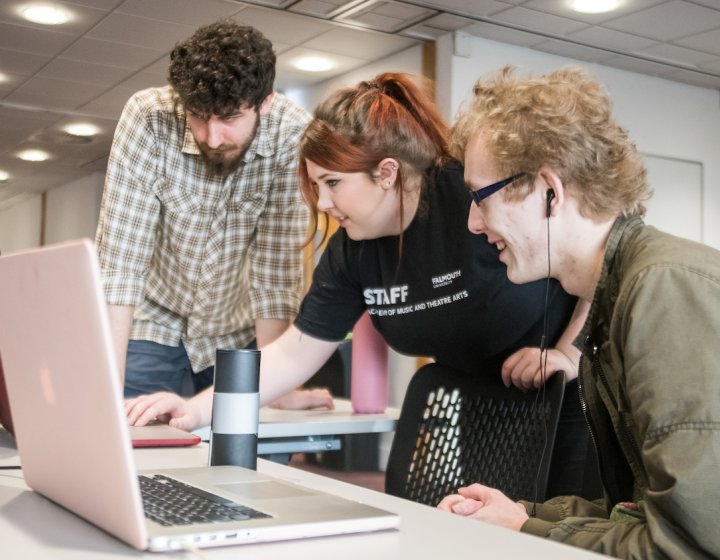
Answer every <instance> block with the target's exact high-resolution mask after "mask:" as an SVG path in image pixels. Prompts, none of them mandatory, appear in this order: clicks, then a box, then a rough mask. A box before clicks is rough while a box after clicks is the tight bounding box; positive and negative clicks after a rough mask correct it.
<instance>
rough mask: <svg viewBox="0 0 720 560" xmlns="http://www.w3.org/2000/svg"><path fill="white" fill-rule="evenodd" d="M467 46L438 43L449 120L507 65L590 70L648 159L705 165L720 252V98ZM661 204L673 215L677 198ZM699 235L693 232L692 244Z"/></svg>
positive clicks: (704, 185) (441, 97)
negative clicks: (462, 49)
mask: <svg viewBox="0 0 720 560" xmlns="http://www.w3.org/2000/svg"><path fill="white" fill-rule="evenodd" d="M466 39H467V40H468V41H469V43H470V46H471V54H470V56H469V57H468V58H464V57H460V56H454V55H453V35H452V34H448V35H444V36H442V37H440V38H439V40H438V42H437V59H438V61H439V63H438V103H439V104H440V107H441V109H442V111H443V113H444V114H445V116H446V117H448V118H449V117H450V116H454V115H456V114H457V112H458V109H459V108H460V107H461V105H462V104H463V102H464V101H465V100H467V99H469V98H470V96H471V92H472V86H473V84H474V82H475V81H476V80H477V79H478V78H480V77H481V76H483V75H485V74H488V73H491V72H493V71H495V70H496V69H498V68H500V67H502V66H504V65H507V64H512V65H514V66H517V67H518V70H519V71H520V72H533V73H540V72H547V71H551V70H554V69H556V68H560V67H563V66H566V65H569V64H575V65H580V66H583V67H586V68H588V69H589V70H591V71H592V72H593V73H594V74H595V75H596V76H597V77H598V78H599V79H600V80H601V81H602V82H603V83H604V84H605V86H606V87H607V89H608V91H609V92H610V95H611V96H612V100H613V104H614V110H615V115H616V117H617V119H618V121H619V122H620V124H621V125H622V126H624V127H625V128H627V129H628V130H629V132H630V135H631V137H632V138H633V139H634V140H635V142H636V144H637V146H638V149H639V150H640V151H641V152H643V153H644V154H647V155H650V156H654V157H657V158H663V159H665V160H666V161H672V160H681V161H684V162H691V163H695V164H699V165H700V166H701V169H702V174H701V177H700V180H701V192H700V197H701V199H702V200H701V202H702V210H701V212H702V214H701V216H700V218H701V222H702V231H701V240H702V241H703V242H704V243H707V244H708V245H711V246H713V247H715V248H720V220H718V219H717V218H716V215H717V213H718V209H720V158H719V157H718V154H720V92H718V91H716V90H711V89H706V88H701V87H694V86H690V85H685V84H680V83H676V82H672V81H669V80H663V79H660V78H654V77H652V76H646V75H642V74H635V73H632V72H628V71H625V70H618V69H614V68H609V67H605V66H601V65H598V64H591V63H586V62H579V61H576V60H572V59H569V58H564V57H560V56H555V55H551V54H546V53H542V52H538V51H533V50H531V49H527V48H522V47H516V46H512V45H506V44H503V43H497V42H495V41H489V40H486V39H480V38H476V37H466ZM440 61H441V62H440ZM695 188H696V185H692V186H691V189H689V190H691V191H692V192H693V193H694V192H695ZM676 190H681V191H682V190H685V185H684V184H682V183H680V184H678V185H677V186H676ZM663 192H665V190H663ZM658 195H659V196H661V193H660V192H658ZM693 196H695V195H694V194H693ZM654 202H655V203H657V204H664V205H665V210H666V211H667V212H672V204H673V198H672V197H670V198H668V199H660V198H658V200H657V201H654ZM667 212H666V213H667ZM694 235H695V234H694V233H693V232H688V235H687V237H693V236H694Z"/></svg>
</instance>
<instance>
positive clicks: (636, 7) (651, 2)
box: [505, 0, 667, 24]
mask: <svg viewBox="0 0 720 560" xmlns="http://www.w3.org/2000/svg"><path fill="white" fill-rule="evenodd" d="M505 1H508V0H505ZM666 1H667V0H631V1H626V2H621V3H620V6H618V8H617V9H615V10H612V11H610V12H604V13H601V14H585V13H582V12H578V11H576V10H573V9H572V8H571V7H570V2H567V1H558V0H527V1H526V2H525V3H522V2H520V3H521V4H522V5H523V7H524V8H530V9H533V10H539V11H542V12H548V13H550V14H555V15H557V16H563V17H567V18H570V19H576V20H578V21H584V22H586V23H593V24H598V23H602V22H604V21H608V20H610V19H615V18H617V17H619V16H623V15H627V14H630V13H633V12H637V11H640V10H644V9H646V8H649V7H651V6H657V5H658V4H662V3H663V2H666Z"/></svg>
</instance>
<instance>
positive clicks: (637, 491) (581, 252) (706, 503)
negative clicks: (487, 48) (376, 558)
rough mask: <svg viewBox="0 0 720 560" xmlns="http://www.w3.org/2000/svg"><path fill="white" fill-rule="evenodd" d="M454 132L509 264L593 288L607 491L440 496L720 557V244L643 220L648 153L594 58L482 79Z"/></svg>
mask: <svg viewBox="0 0 720 560" xmlns="http://www.w3.org/2000/svg"><path fill="white" fill-rule="evenodd" d="M453 144H454V151H455V152H456V154H457V155H460V156H464V161H465V180H466V182H467V183H468V185H469V186H470V189H471V190H472V196H473V198H474V200H475V202H476V204H474V205H473V206H472V208H471V211H470V216H469V219H468V226H469V228H470V230H471V231H473V232H476V233H484V234H486V235H487V236H488V239H489V240H490V242H491V243H494V244H495V245H496V246H497V247H498V249H500V256H499V259H500V261H501V262H503V263H504V264H505V265H506V266H507V274H508V277H509V278H510V280H511V281H513V282H515V283H525V282H530V281H533V280H536V279H538V278H541V277H544V276H545V275H546V274H547V271H548V268H550V271H551V275H552V276H553V277H554V278H556V279H558V280H559V281H560V283H561V285H562V286H563V288H564V289H565V290H566V291H567V292H569V293H571V294H575V295H577V296H578V297H579V298H581V299H583V300H586V301H591V302H592V304H591V308H590V313H589V315H588V319H587V321H586V323H585V325H584V327H583V329H582V331H581V333H580V335H579V336H578V337H577V339H576V341H575V345H576V346H577V347H578V348H579V349H580V350H581V351H582V353H583V357H582V362H581V368H580V374H579V378H578V379H579V381H580V395H581V398H582V401H583V406H584V409H585V411H586V418H587V420H588V425H589V426H590V429H591V434H592V436H593V438H592V439H593V441H594V443H595V446H596V449H597V452H598V453H597V454H598V457H599V464H600V472H601V478H602V483H603V487H604V491H605V499H604V500H600V501H596V502H588V501H586V500H583V499H581V498H578V497H572V496H568V497H559V498H554V499H551V500H549V501H547V502H545V503H542V504H529V503H514V502H513V501H511V500H510V499H508V498H507V497H506V496H504V495H503V494H502V493H501V492H499V491H497V490H493V489H491V488H487V487H485V486H481V485H479V484H474V485H472V486H469V487H467V488H461V489H460V490H459V492H458V494H455V495H452V496H448V497H446V498H445V499H444V500H443V501H442V502H441V503H440V505H439V507H440V508H441V509H443V510H446V511H450V512H453V513H455V514H458V515H463V516H468V517H473V518H476V519H479V520H483V521H486V522H490V523H494V524H496V525H501V526H504V527H507V528H510V529H514V530H520V531H523V532H528V533H532V534H535V535H539V536H544V537H547V538H551V539H553V540H557V541H562V542H565V543H567V544H573V545H576V546H580V547H583V548H587V549H591V550H594V551H597V552H602V553H605V554H609V555H612V556H616V557H620V558H718V557H720V533H718V531H717V528H716V519H717V514H718V513H720V505H718V472H720V354H718V352H716V351H715V348H716V347H717V339H718V336H719V335H720V313H718V309H717V303H718V302H720V253H718V252H717V251H715V250H713V249H711V248H709V247H706V246H704V245H700V244H697V243H693V242H690V241H687V240H684V239H679V238H676V237H673V236H671V235H668V234H665V233H663V232H660V231H658V230H656V229H655V228H652V227H649V226H646V225H645V224H644V223H643V221H642V216H643V214H644V212H645V208H644V202H645V201H646V200H647V199H648V198H649V196H650V189H649V188H648V185H647V183H646V172H645V165H644V163H643V161H642V158H641V156H640V154H639V153H638V152H637V150H636V148H635V145H634V144H633V143H632V142H631V141H630V139H629V138H628V136H627V133H626V132H625V130H623V129H622V128H621V127H620V126H619V125H618V124H617V123H616V122H615V120H614V118H613V117H612V114H611V109H610V100H609V98H608V96H607V94H606V93H605V91H604V90H603V88H602V86H601V85H600V84H599V83H598V82H597V81H595V80H594V79H593V78H591V77H590V76H589V75H587V74H586V73H585V72H584V71H581V70H574V69H569V70H561V71H557V72H553V73H552V74H549V75H547V76H541V77H537V78H526V79H518V78H515V77H514V76H513V75H512V70H511V69H507V68H506V69H504V70H503V71H501V72H500V73H499V74H498V75H496V76H495V77H493V78H491V79H489V80H487V81H483V82H478V84H477V85H476V86H475V96H474V99H473V102H472V105H471V107H470V109H469V110H468V111H467V112H466V113H465V114H463V115H462V116H461V117H460V119H459V121H458V123H457V124H456V126H455V128H454V130H453ZM499 177H509V178H508V179H505V180H502V181H499V182H497V179H498V178H499ZM488 184H491V185H490V186H489V187H488V186H486V185H488Z"/></svg>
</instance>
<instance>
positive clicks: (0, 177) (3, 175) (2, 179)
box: [0, 169, 10, 183]
mask: <svg viewBox="0 0 720 560" xmlns="http://www.w3.org/2000/svg"><path fill="white" fill-rule="evenodd" d="M8 179H10V173H8V172H7V171H5V170H3V169H0V183H7V182H8Z"/></svg>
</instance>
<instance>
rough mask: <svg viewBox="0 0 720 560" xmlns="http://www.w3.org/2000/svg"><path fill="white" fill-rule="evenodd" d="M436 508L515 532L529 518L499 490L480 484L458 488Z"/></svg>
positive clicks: (520, 507) (524, 511)
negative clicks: (455, 492) (456, 491)
mask: <svg viewBox="0 0 720 560" xmlns="http://www.w3.org/2000/svg"><path fill="white" fill-rule="evenodd" d="M437 507H438V509H441V510H443V511H447V512H449V513H454V514H455V515H462V516H463V517H469V518H471V519H478V520H480V521H485V522H487V523H491V524H493V525H498V526H500V527H505V528H506V529H513V530H515V531H519V530H520V528H521V527H522V526H523V524H524V523H525V522H526V521H527V520H528V518H529V516H528V514H527V511H526V510H525V508H524V507H523V506H522V504H518V503H517V502H513V501H512V500H511V499H510V498H508V497H507V496H506V495H505V494H503V493H502V492H500V490H496V489H494V488H489V487H487V486H483V485H482V484H472V485H471V486H468V487H466V488H458V493H457V494H452V495H450V496H446V497H445V498H443V500H442V501H441V502H440V503H439V504H438V506H437Z"/></svg>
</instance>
